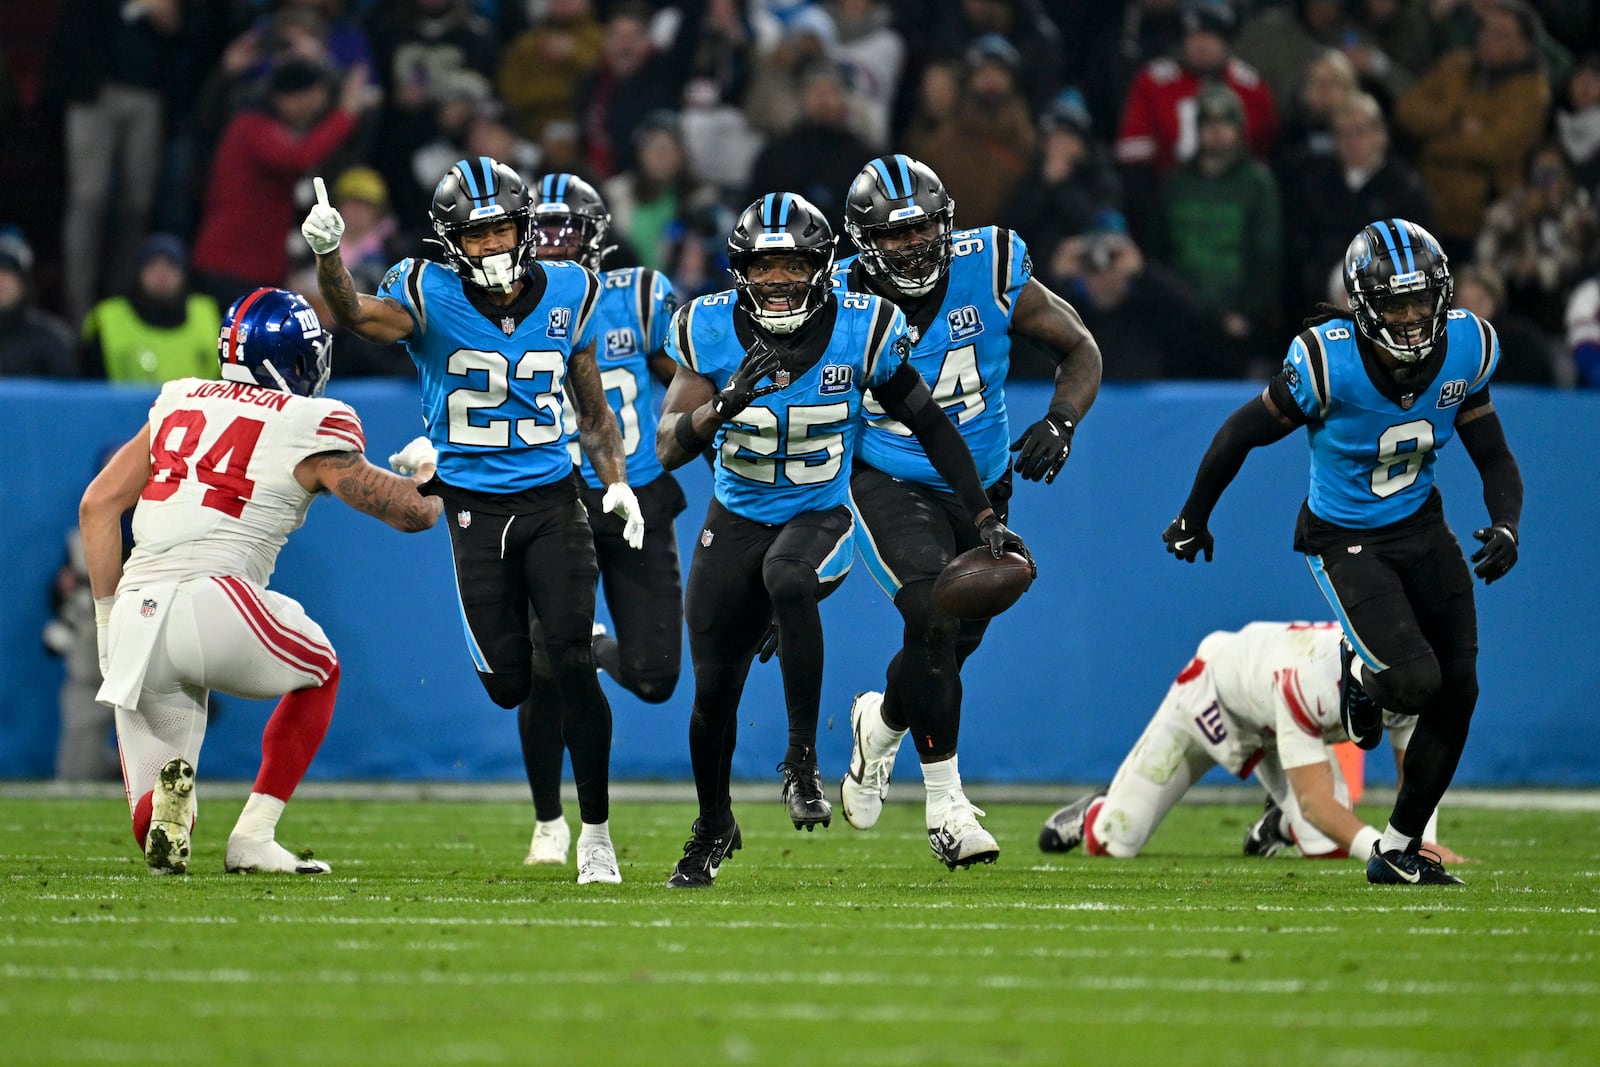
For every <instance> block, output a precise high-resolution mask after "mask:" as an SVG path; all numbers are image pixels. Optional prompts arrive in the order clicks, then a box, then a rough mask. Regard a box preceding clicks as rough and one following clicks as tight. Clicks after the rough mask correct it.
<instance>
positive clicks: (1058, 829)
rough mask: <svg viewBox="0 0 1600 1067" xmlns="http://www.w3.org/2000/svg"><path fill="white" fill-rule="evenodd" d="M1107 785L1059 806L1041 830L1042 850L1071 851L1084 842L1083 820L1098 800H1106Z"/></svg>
mask: <svg viewBox="0 0 1600 1067" xmlns="http://www.w3.org/2000/svg"><path fill="white" fill-rule="evenodd" d="M1106 790H1107V787H1101V788H1099V789H1096V790H1095V791H1094V792H1093V793H1090V794H1089V795H1088V796H1085V797H1081V798H1079V799H1077V800H1074V801H1073V802H1072V803H1071V804H1068V805H1067V806H1066V807H1064V808H1057V809H1056V810H1055V811H1054V812H1053V813H1052V814H1051V816H1050V817H1049V818H1048V819H1046V820H1045V821H1044V827H1043V829H1041V830H1040V831H1039V851H1040V852H1071V851H1072V850H1073V849H1075V848H1077V847H1078V845H1080V844H1081V843H1082V842H1083V821H1084V817H1085V816H1087V815H1088V814H1089V809H1090V808H1091V807H1093V806H1094V802H1095V801H1097V800H1104V799H1105V795H1106Z"/></svg>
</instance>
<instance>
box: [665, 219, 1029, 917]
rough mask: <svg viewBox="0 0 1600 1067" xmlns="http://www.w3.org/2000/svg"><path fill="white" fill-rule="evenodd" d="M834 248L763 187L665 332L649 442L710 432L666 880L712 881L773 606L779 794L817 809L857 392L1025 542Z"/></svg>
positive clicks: (1008, 543)
mask: <svg viewBox="0 0 1600 1067" xmlns="http://www.w3.org/2000/svg"><path fill="white" fill-rule="evenodd" d="M833 247H834V235H833V230H832V228H831V227H830V226H829V225H828V221H827V219H826V218H825V217H824V216H823V215H822V213H821V212H819V211H818V210H817V209H816V207H815V206H813V205H812V204H811V203H810V202H809V201H807V200H805V199H804V198H803V197H800V196H797V195H795V194H794V193H769V194H767V195H766V196H764V197H762V198H761V199H759V200H757V201H756V202H755V203H753V204H751V205H750V206H749V207H747V208H745V210H744V212H743V213H742V214H741V215H740V216H739V220H738V223H737V225H736V226H735V227H734V230H733V233H732V235H731V236H730V237H729V239H728V260H729V267H730V269H731V271H732V273H733V276H734V280H735V288H734V289H732V290H729V291H726V292H721V293H713V294H711V295H709V296H703V297H700V298H699V299H697V300H695V301H693V302H691V303H689V304H686V305H685V306H684V307H682V308H680V309H679V310H678V313H677V315H676V316H674V318H673V323H672V328H671V330H670V332H669V334H668V337H667V352H668V354H670V355H671V356H672V358H673V359H674V360H676V361H677V362H678V364H679V367H678V370H677V373H676V374H675V375H674V377H673V380H672V385H671V387H670V388H669V389H668V390H667V398H666V402H665V405H664V410H663V413H662V416H661V423H660V427H659V429H658V430H657V436H656V452H657V454H658V455H659V457H660V459H661V462H662V464H663V465H664V466H666V467H668V468H669V469H670V468H673V467H679V466H682V465H683V464H685V463H688V462H690V461H691V460H692V459H693V458H694V457H696V456H698V455H700V454H701V453H702V452H703V451H704V450H705V449H706V448H707V447H708V446H714V447H715V454H716V458H715V463H714V466H715V474H714V492H713V499H712V501H711V504H710V506H709V508H708V510H707V514H706V521H705V526H704V527H703V529H702V530H701V533H700V541H699V545H698V547H697V548H696V549H695V554H694V560H693V562H692V563H691V565H690V567H689V580H688V588H687V592H686V597H685V605H684V614H685V618H686V621H687V623H688V627H689V654H690V658H691V660H692V662H693V665H694V677H695V697H694V710H693V713H692V715H691V717H690V720H689V751H690V757H691V761H692V763H693V766H694V777H695V790H696V793H697V794H698V798H699V802H700V816H699V818H698V819H697V820H696V821H695V824H694V830H693V833H692V836H691V838H690V840H689V843H688V844H687V845H686V846H685V848H684V855H683V858H682V860H680V861H679V863H678V866H677V869H676V870H675V871H674V872H673V874H672V877H671V879H670V881H669V884H671V885H674V886H682V887H694V886H707V885H710V884H711V880H712V878H713V877H715V875H716V872H717V869H718V867H719V866H720V865H721V863H722V861H723V859H725V858H726V857H727V855H728V854H729V853H730V852H732V851H733V850H734V849H736V848H738V847H739V844H740V836H739V827H738V824H737V823H736V822H735V821H734V817H733V805H732V798H731V796H730V794H729V780H730V777H731V775H732V769H733V749H734V740H735V737H736V733H737V720H736V718H735V716H736V714H737V712H738V707H739V697H740V694H741V693H742V691H743V689H744V680H745V676H746V674H747V673H748V672H749V669H750V663H751V660H752V658H753V657H754V656H755V654H756V650H757V646H758V645H759V644H760V642H761V640H762V637H763V634H764V633H765V631H766V629H767V625H768V622H769V620H772V619H774V618H775V619H776V624H777V631H778V638H779V641H780V643H781V646H782V655H781V657H780V666H781V668H782V671H783V683H784V697H785V702H786V704H787V708H788V715H789V746H788V749H787V750H786V751H785V753H784V760H783V762H782V763H781V764H780V767H779V769H780V770H781V771H782V773H783V779H784V783H783V799H784V803H785V805H786V806H787V810H788V814H789V817H790V819H791V820H792V821H793V823H794V825H795V828H796V829H801V828H804V829H807V830H810V829H812V828H814V827H815V826H817V825H822V826H827V825H828V824H829V822H830V820H831V817H832V809H831V807H830V806H829V804H828V802H827V800H825V799H824V798H823V791H822V780H821V774H820V772H819V770H818V767H817V756H816V735H817V712H818V703H819V701H820V698H821V687H822V665H823V648H822V620H821V617H820V615H819V613H818V607H817V604H818V601H819V600H820V599H821V598H822V597H823V596H824V595H826V593H827V592H828V591H829V590H830V589H831V588H833V587H835V586H836V585H837V583H838V582H839V581H840V580H842V579H843V577H844V575H845V573H846V571H847V570H848V568H849V566H850V561H851V551H852V533H853V526H854V523H853V520H852V518H851V513H850V508H849V507H848V505H847V500H848V497H849V484H850V464H851V455H852V452H853V451H854V448H855V445H856V438H857V436H858V434H859V433H860V432H861V429H862V425H863V418H864V408H863V402H864V400H865V398H866V397H867V396H868V395H870V396H872V397H873V399H875V400H876V401H877V402H878V404H880V405H881V406H882V407H883V408H884V409H885V411H887V412H888V414H889V415H891V416H892V417H894V418H896V419H899V420H900V421H901V422H902V423H903V424H905V425H906V426H907V427H909V428H910V430H911V432H912V433H913V434H914V435H915V436H916V438H917V440H918V441H919V442H921V444H922V447H923V448H924V450H925V451H926V453H927V455H928V457H929V459H930V460H931V462H932V463H933V465H934V468H935V469H936V470H937V471H938V472H939V475H940V477H942V478H944V479H945V481H946V483H947V484H949V485H950V486H951V487H952V488H953V490H954V494H955V498H956V499H957V500H958V501H959V502H960V507H962V508H964V509H965V513H966V516H967V518H966V521H967V522H968V523H970V524H971V525H972V526H973V527H974V528H975V529H978V530H981V531H982V533H983V535H984V537H985V538H986V539H987V540H988V541H989V543H990V544H991V545H992V546H993V548H994V551H995V552H996V554H997V555H998V554H999V553H1000V552H1002V551H1004V550H1006V549H1012V550H1015V551H1020V552H1024V553H1025V552H1026V551H1027V550H1026V548H1025V547H1024V546H1023V544H1022V542H1021V540H1020V539H1019V538H1017V537H1016V535H1014V534H1012V533H1011V532H1010V531H1009V530H1007V529H1006V528H1005V526H1004V525H1003V524H1002V523H1001V522H1000V521H999V519H998V518H996V517H995V514H994V509H993V508H992V507H991V506H990V504H989V500H988V497H987V496H985V495H984V491H983V483H982V481H981V480H980V478H979V477H978V471H977V468H976V467H975V466H974V464H973V462H972V456H971V454H970V453H969V452H968V451H967V448H966V446H965V444H964V443H963V442H962V439H961V435H960V433H958V432H957V431H956V429H955V427H954V426H952V425H951V423H950V420H949V418H947V417H946V416H945V414H944V412H943V411H941V410H940V408H939V405H938V404H936V403H934V402H933V397H932V394H931V393H930V392H929V390H928V385H927V383H926V382H924V381H923V380H922V378H921V376H920V375H918V374H917V372H916V371H915V370H914V369H913V368H912V367H911V365H910V364H909V363H907V362H906V353H907V351H908V349H909V347H910V343H909V340H908V338H907V337H906V326H905V316H903V315H902V314H901V313H900V311H899V310H898V309H897V308H896V307H895V306H894V305H893V304H891V303H889V302H888V301H886V300H882V299H880V298H878V297H876V296H872V295H869V294H866V293H839V292H836V291H835V290H834V289H833V287H832V286H831V285H830V284H829V280H828V279H829V273H830V271H831V269H832V267H833Z"/></svg>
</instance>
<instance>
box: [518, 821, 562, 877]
mask: <svg viewBox="0 0 1600 1067" xmlns="http://www.w3.org/2000/svg"><path fill="white" fill-rule="evenodd" d="M571 845H572V830H571V829H570V828H569V827H568V826H567V820H566V819H565V818H562V817H560V816H557V817H556V818H554V819H551V820H550V821H549V822H536V823H534V825H533V840H532V841H530V842H529V843H528V854H527V856H525V857H523V860H522V862H523V863H525V864H527V865H528V866H530V867H543V866H550V867H561V866H564V865H565V864H566V862H567V849H568V848H569V847H570V846H571Z"/></svg>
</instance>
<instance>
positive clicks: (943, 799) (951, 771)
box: [922, 756, 961, 820]
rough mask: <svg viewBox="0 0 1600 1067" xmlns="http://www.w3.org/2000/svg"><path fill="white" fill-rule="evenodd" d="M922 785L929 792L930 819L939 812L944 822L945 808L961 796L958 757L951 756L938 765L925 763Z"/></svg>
mask: <svg viewBox="0 0 1600 1067" xmlns="http://www.w3.org/2000/svg"><path fill="white" fill-rule="evenodd" d="M922 784H923V787H924V788H926V789H927V792H928V801H927V807H928V818H929V819H930V820H932V819H933V818H934V814H935V812H937V813H938V817H939V818H940V819H941V820H942V819H943V818H944V806H945V805H946V804H947V803H949V802H950V801H951V800H953V799H954V798H956V797H958V796H960V795H961V772H960V770H958V769H957V768H956V757H954V756H951V757H950V758H949V759H946V760H940V761H939V762H938V763H924V764H923V765H922Z"/></svg>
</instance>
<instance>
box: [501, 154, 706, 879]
mask: <svg viewBox="0 0 1600 1067" xmlns="http://www.w3.org/2000/svg"><path fill="white" fill-rule="evenodd" d="M533 197H534V205H533V227H534V253H535V254H536V255H537V256H538V258H539V259H541V260H559V259H565V260H576V261H577V262H579V263H582V264H583V265H584V266H585V267H588V268H589V269H590V270H592V271H594V272H595V273H596V274H598V275H599V277H600V308H599V310H598V311H597V312H596V315H597V325H596V327H595V360H596V362H597V363H598V365H599V368H600V381H601V384H602V385H604V386H605V391H606V400H607V401H608V402H609V403H610V405H611V410H612V413H613V414H615V415H616V417H617V422H618V425H619V426H620V427H621V429H622V451H623V455H624V457H625V458H626V461H627V467H628V484H629V485H630V486H631V487H632V488H633V490H634V492H635V493H636V494H637V496H638V498H639V506H640V507H641V508H642V509H643V515H644V523H645V529H644V548H643V550H642V551H635V550H634V548H633V546H631V545H630V544H628V541H627V539H626V537H624V525H625V524H624V523H623V521H622V520H621V519H620V518H618V517H617V516H615V515H606V514H603V510H604V509H603V505H604V502H605V485H604V483H603V482H602V481H601V479H600V476H599V475H598V474H596V473H595V469H594V464H592V463H590V462H589V461H588V460H587V459H585V458H584V456H583V455H582V452H581V450H580V449H579V448H578V441H577V439H576V437H573V438H572V439H571V442H570V447H571V450H572V462H573V464H574V466H575V467H576V468H577V469H578V472H579V474H580V476H581V478H582V484H581V485H580V486H579V488H578V495H579V497H580V498H582V500H583V502H584V505H585V506H586V507H587V508H588V509H589V516H590V518H589V524H590V525H591V526H592V527H593V528H594V546H595V552H596V555H597V557H598V560H599V564H600V580H601V582H602V583H603V584H604V587H605V593H606V603H607V604H608V605H610V607H611V622H612V625H613V627H615V629H616V635H615V636H612V635H610V634H607V633H605V632H604V630H603V629H601V628H600V627H598V626H596V627H595V633H596V635H595V638H594V642H593V647H594V658H595V662H596V663H597V664H598V665H599V666H600V668H601V669H602V670H604V671H605V672H606V673H607V674H609V675H611V677H612V678H614V679H616V681H617V682H618V683H619V684H620V685H622V686H623V687H624V688H626V689H627V690H628V691H629V692H631V693H633V694H634V695H635V696H637V697H638V698H639V699H640V700H643V701H645V702H646V703H650V704H660V703H662V702H663V701H665V700H666V699H667V698H668V697H670V696H671V695H672V690H673V689H674V687H676V686H677V684H678V671H679V668H680V665H681V663H682V659H683V582H682V579H681V577H680V572H679V569H678V535H677V531H676V530H675V529H674V528H673V519H674V518H675V517H676V516H677V514H678V513H679V512H680V511H682V510H683V509H684V499H683V490H682V489H681V488H680V487H679V486H678V481H677V479H676V478H674V477H673V476H672V475H671V474H668V473H667V472H665V471H663V470H662V469H661V461H660V460H658V459H656V449H655V440H656V402H655V399H654V395H653V379H659V380H660V381H661V382H662V383H663V384H665V383H667V382H670V381H671V380H672V372H673V368H674V364H673V362H672V358H671V357H670V356H668V355H667V354H666V353H665V352H664V351H663V350H662V346H663V345H664V344H665V341H666V336H667V324H668V323H669V322H670V321H671V320H672V313H673V311H674V310H675V309H676V308H677V306H678V302H677V298H676V296H675V295H674V294H673V291H672V282H671V281H669V280H668V279H667V277H666V275H664V274H661V273H659V272H657V271H653V270H650V269H649V268H646V267H626V268H623V269H620V270H611V271H604V272H602V271H601V270H600V260H601V257H602V256H604V255H605V253H606V252H607V251H608V248H607V246H606V237H607V234H608V233H609V232H610V227H611V213H610V212H609V211H608V210H607V209H606V204H605V201H604V200H603V199H602V198H601V196H600V194H599V193H598V192H596V191H595V188H594V186H592V185H590V184H589V183H588V182H586V181H584V180H583V179H582V178H580V177H578V176H577V175H575V174H547V175H545V176H544V177H543V178H541V179H540V180H538V181H537V182H535V183H534V186H533ZM567 422H568V432H569V433H571V432H573V431H575V430H576V428H577V424H576V421H575V420H574V418H573V413H572V409H571V408H570V407H569V408H568V409H567ZM533 678H534V699H533V700H532V701H531V702H530V707H531V709H532V714H533V716H534V720H535V721H534V722H533V723H532V728H531V729H528V730H525V731H524V732H523V735H522V755H523V761H524V763H525V764H526V767H527V772H528V784H529V786H530V787H531V788H532V790H533V807H534V813H535V817H536V818H537V820H538V821H537V823H536V824H535V826H534V831H533V841H532V842H531V843H530V845H529V847H528V856H527V860H526V862H528V863H532V864H563V863H566V862H567V846H568V844H569V843H570V840H571V831H570V830H569V829H568V827H567V822H566V819H565V818H564V817H563V816H562V812H561V760H562V753H563V752H564V751H565V745H564V744H563V743H562V740H561V719H560V708H561V705H560V702H559V701H557V700H552V699H549V698H547V697H544V696H542V695H541V690H548V689H550V688H551V686H552V683H553V676H552V674H551V671H550V665H549V662H548V661H547V660H546V659H545V658H544V657H543V656H542V655H539V654H538V653H537V651H536V653H535V657H534V669H533Z"/></svg>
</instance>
